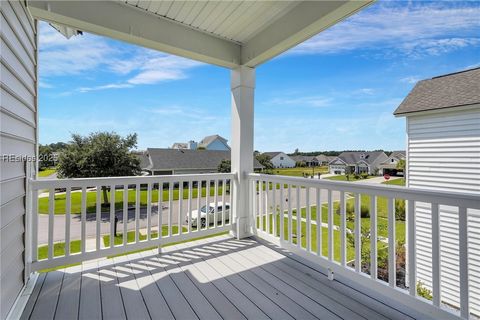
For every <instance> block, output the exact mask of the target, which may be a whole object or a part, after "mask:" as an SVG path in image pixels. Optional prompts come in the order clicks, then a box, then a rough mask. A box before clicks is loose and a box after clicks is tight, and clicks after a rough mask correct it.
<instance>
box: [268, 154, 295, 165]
mask: <svg viewBox="0 0 480 320" xmlns="http://www.w3.org/2000/svg"><path fill="white" fill-rule="evenodd" d="M270 161H271V162H272V164H273V166H274V167H275V168H293V167H295V161H294V160H293V159H292V158H290V157H289V156H288V155H286V154H285V153H283V152H281V153H279V154H277V155H276V156H275V157H273V158H272V159H271V160H270Z"/></svg>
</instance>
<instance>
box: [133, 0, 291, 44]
mask: <svg viewBox="0 0 480 320" xmlns="http://www.w3.org/2000/svg"><path fill="white" fill-rule="evenodd" d="M124 2H125V3H126V4H128V5H131V6H135V7H138V8H140V9H143V10H146V11H148V12H150V13H152V14H155V15H158V16H160V17H163V18H167V19H170V20H174V21H176V22H179V23H181V24H183V25H187V26H189V27H191V28H194V29H197V30H200V31H203V32H206V33H209V34H212V35H215V36H217V37H220V38H224V39H228V40H231V41H234V42H237V43H245V42H247V41H248V40H249V39H251V38H252V37H254V36H255V35H256V34H258V33H259V32H260V31H262V30H263V29H264V28H265V27H267V26H268V25H270V23H272V22H273V21H275V20H277V19H278V18H280V17H281V16H283V15H285V14H286V13H287V12H289V11H290V10H291V9H292V8H293V7H294V6H296V5H297V4H299V3H300V2H299V1H252V0H250V1H240V0H236V1H229V0H224V1H159V0H153V1H147V0H140V1H139V0H127V1H124Z"/></svg>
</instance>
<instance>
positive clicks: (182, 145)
mask: <svg viewBox="0 0 480 320" xmlns="http://www.w3.org/2000/svg"><path fill="white" fill-rule="evenodd" d="M227 141H228V140H227V139H225V138H223V137H222V136H219V135H218V134H215V135H212V136H206V137H205V138H203V139H202V140H201V141H200V142H198V143H197V142H195V141H193V140H190V141H189V142H175V143H174V144H173V145H172V149H181V150H197V149H205V150H223V151H228V150H230V146H229V145H228V143H227Z"/></svg>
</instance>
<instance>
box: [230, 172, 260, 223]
mask: <svg viewBox="0 0 480 320" xmlns="http://www.w3.org/2000/svg"><path fill="white" fill-rule="evenodd" d="M226 184H227V180H226V179H223V180H222V227H223V226H224V225H225V210H226V209H225V189H227V188H226ZM253 199H255V198H252V200H253Z"/></svg>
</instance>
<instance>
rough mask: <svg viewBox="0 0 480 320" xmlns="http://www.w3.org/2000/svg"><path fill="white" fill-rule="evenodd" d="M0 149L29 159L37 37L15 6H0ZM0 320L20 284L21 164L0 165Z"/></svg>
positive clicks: (34, 138) (20, 5) (18, 4)
mask: <svg viewBox="0 0 480 320" xmlns="http://www.w3.org/2000/svg"><path fill="white" fill-rule="evenodd" d="M0 11H1V14H0V18H1V28H0V45H1V50H0V57H1V64H0V68H1V69H0V73H1V81H0V95H1V99H0V102H1V108H0V113H1V114H0V119H1V120H0V146H1V154H2V155H9V154H13V155H18V156H22V155H26V156H27V155H28V156H35V154H36V142H37V131H36V123H37V120H36V119H37V114H36V96H37V73H36V64H37V34H36V29H37V28H36V22H35V21H33V20H32V19H31V17H30V15H29V14H28V12H27V10H26V9H25V7H24V3H23V2H20V1H0ZM0 161H1V162H0V189H1V192H0V193H1V196H0V238H1V246H0V274H1V277H0V286H1V296H0V305H1V308H0V319H5V318H6V317H7V315H8V312H9V311H10V309H11V307H12V305H13V303H14V302H15V299H16V297H17V295H18V293H19V292H20V290H21V289H22V287H23V284H24V270H25V268H24V230H25V187H26V180H25V177H26V168H27V165H29V164H28V163H26V162H25V161H20V162H8V161H4V159H3V158H2V159H1V160H0Z"/></svg>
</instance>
